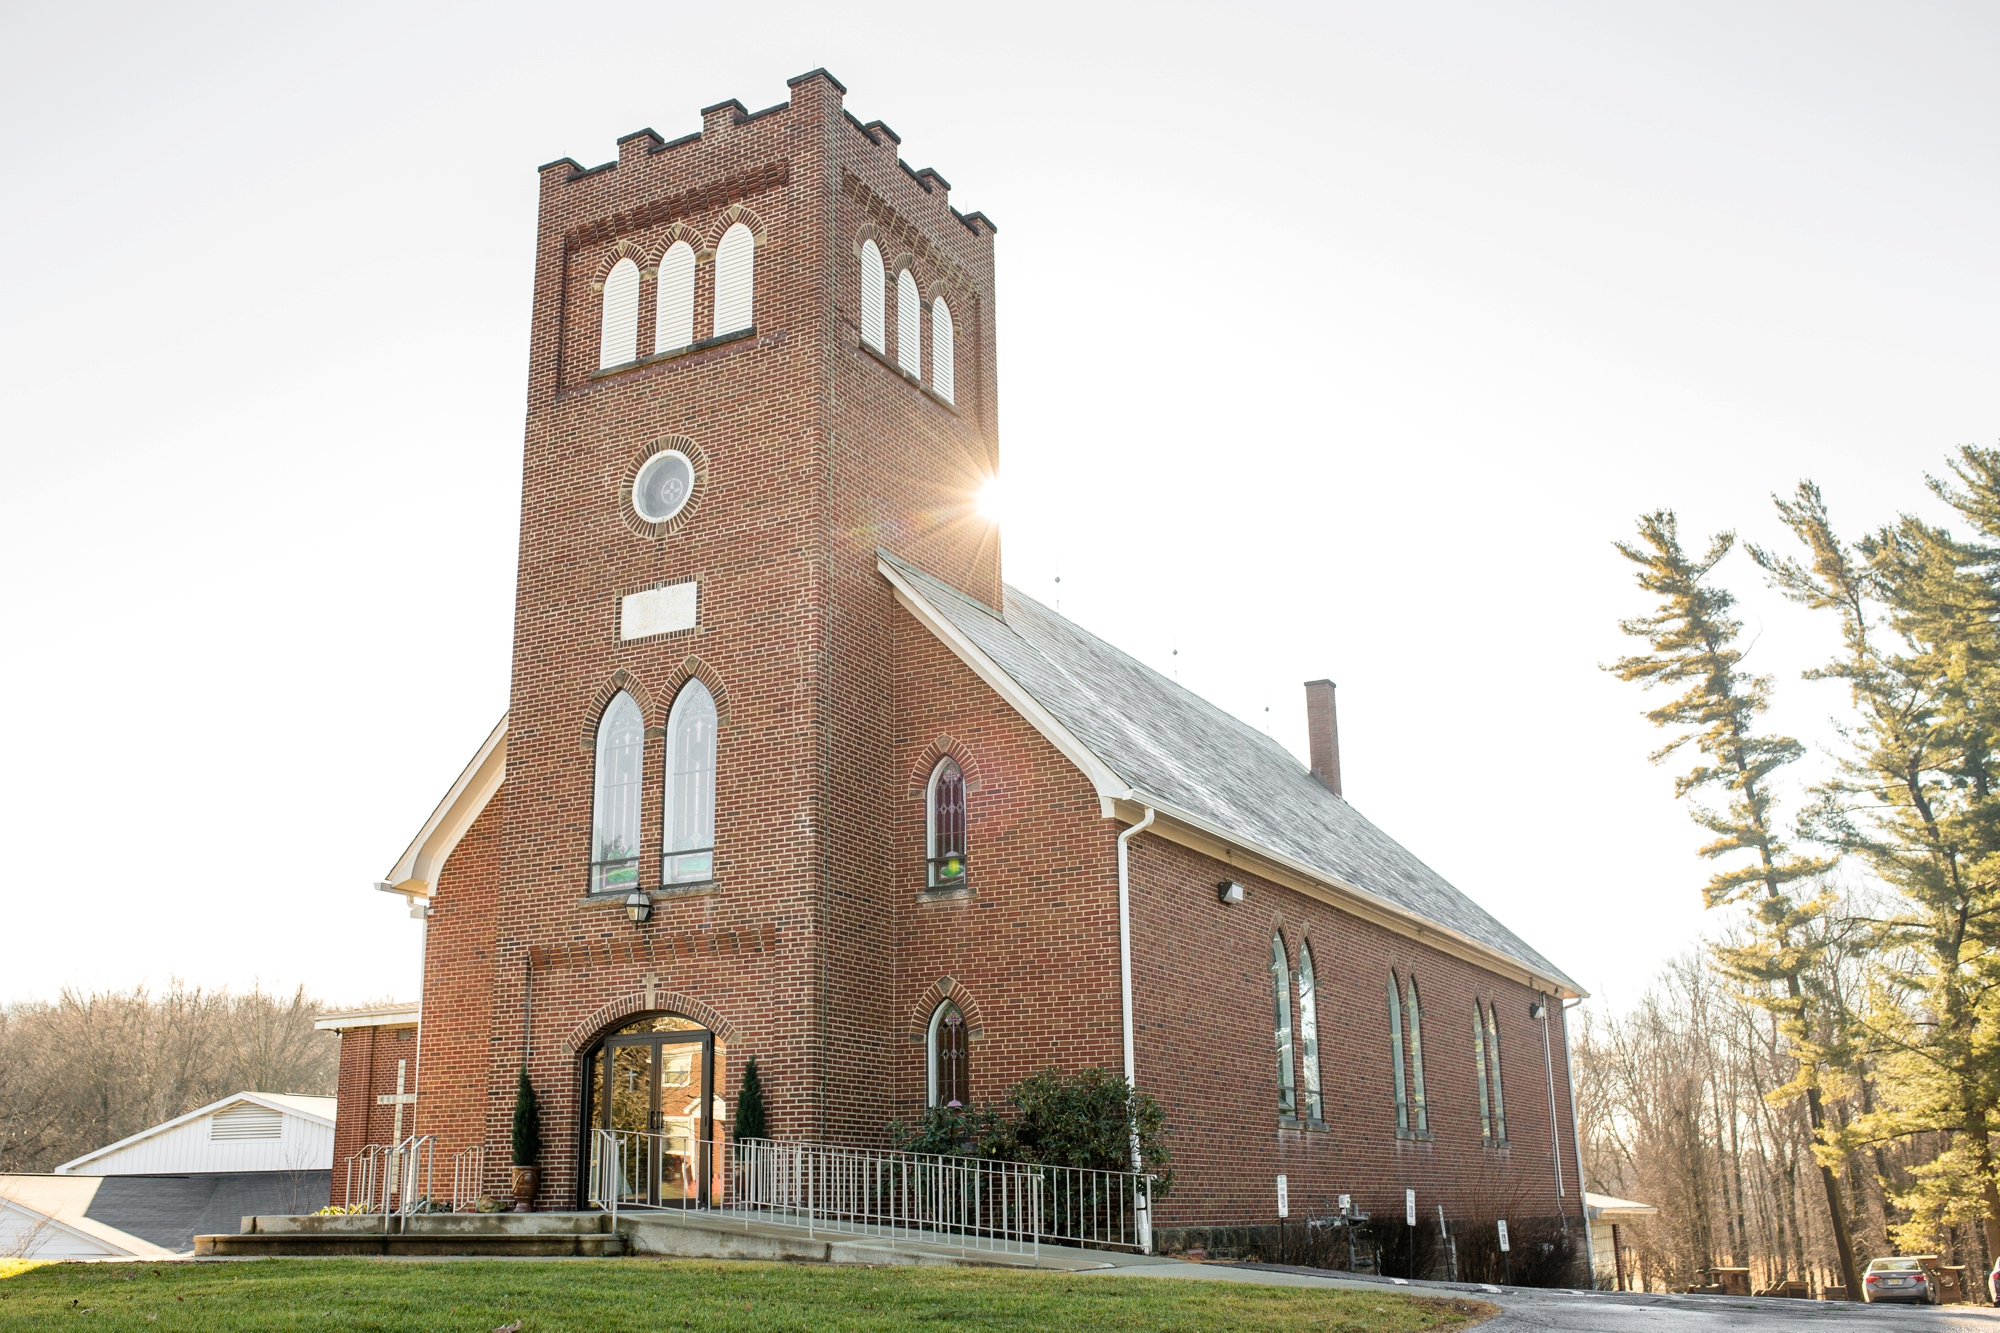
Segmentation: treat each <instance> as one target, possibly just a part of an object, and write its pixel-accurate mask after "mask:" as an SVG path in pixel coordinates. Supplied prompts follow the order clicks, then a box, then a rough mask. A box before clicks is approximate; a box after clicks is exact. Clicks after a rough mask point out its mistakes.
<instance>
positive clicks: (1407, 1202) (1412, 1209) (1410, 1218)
mask: <svg viewBox="0 0 2000 1333" xmlns="http://www.w3.org/2000/svg"><path fill="white" fill-rule="evenodd" d="M1403 1221H1405V1222H1406V1223H1408V1224H1409V1225H1411V1226H1415V1225H1416V1224H1417V1192H1416V1191H1415V1190H1404V1191H1403Z"/></svg>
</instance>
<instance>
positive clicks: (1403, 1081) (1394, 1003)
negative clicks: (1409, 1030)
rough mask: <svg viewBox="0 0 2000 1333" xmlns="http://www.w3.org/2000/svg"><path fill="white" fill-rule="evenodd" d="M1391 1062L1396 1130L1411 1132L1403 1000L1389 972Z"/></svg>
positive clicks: (1399, 1132)
mask: <svg viewBox="0 0 2000 1333" xmlns="http://www.w3.org/2000/svg"><path fill="white" fill-rule="evenodd" d="M1389 1064H1390V1068H1391V1073H1392V1075H1393V1076H1394V1078H1395V1080H1396V1132H1397V1133H1398V1134H1405V1135H1406V1134H1408V1133H1409V1132H1410V1101H1409V1094H1408V1091H1407V1082H1408V1070H1407V1069H1406V1067H1405V1065H1404V1063H1403V1001H1402V997H1401V996H1399V995H1397V993H1396V974H1395V973H1394V972H1391V973H1390V974H1389Z"/></svg>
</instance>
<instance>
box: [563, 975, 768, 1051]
mask: <svg viewBox="0 0 2000 1333" xmlns="http://www.w3.org/2000/svg"><path fill="white" fill-rule="evenodd" d="M662 1011H670V1012H672V1013H676V1014H679V1015H680V1016H681V1017H683V1018H688V1019H692V1020H694V1021H695V1022H697V1023H699V1024H701V1025H702V1026H703V1027H705V1028H707V1029H708V1030H709V1031H710V1032H713V1033H714V1034H715V1039H716V1040H717V1041H719V1042H721V1043H722V1044H723V1045H725V1046H727V1045H730V1044H731V1043H733V1042H734V1041H735V1039H736V1027H735V1025H734V1024H733V1023H731V1022H730V1021H729V1020H728V1019H726V1018H724V1017H723V1016H722V1015H721V1014H719V1013H717V1012H716V1011H715V1010H713V1009H711V1008H709V1006H707V1005H705V1004H703V1003H702V1002H701V1001H700V1000H697V999H695V998H694V997H693V996H692V995H683V994H681V993H680V992H679V991H670V990H652V991H643V990H641V991H633V992H632V993H631V994H630V995H621V996H619V997H618V998H617V999H615V1000H612V1001H610V1002H609V1003H607V1004H605V1005H604V1006H602V1007H601V1008H599V1009H598V1010H597V1012H595V1013H593V1014H591V1015H590V1017H588V1018H586V1019H584V1020H583V1021H582V1022H581V1023H578V1024H577V1025H576V1026H575V1027H573V1028H571V1029H570V1030H569V1035H568V1036H567V1037H565V1038H563V1045H564V1046H565V1047H566V1048H567V1049H568V1050H569V1052H570V1054H572V1055H580V1054H582V1053H583V1052H584V1051H586V1050H588V1049H589V1048H590V1046H591V1044H592V1043H593V1042H595V1041H596V1040H597V1039H598V1038H599V1037H601V1036H603V1035H604V1033H605V1032H606V1030H608V1029H609V1028H611V1027H613V1026H614V1025H616V1024H617V1023H618V1022H619V1021H620V1020H622V1019H627V1018H635V1017H637V1016H638V1015H640V1014H653V1013H660V1012H662Z"/></svg>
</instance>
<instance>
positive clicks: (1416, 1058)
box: [1404, 974, 1431, 1134]
mask: <svg viewBox="0 0 2000 1333" xmlns="http://www.w3.org/2000/svg"><path fill="white" fill-rule="evenodd" d="M1404 994H1405V995H1406V996H1408V1001H1409V1002H1408V1006H1407V1007H1408V1009H1409V1011H1410V1088H1411V1093H1412V1095H1411V1098H1410V1107H1411V1110H1412V1111H1413V1112H1414V1115H1413V1117H1412V1118H1413V1119H1414V1120H1415V1121H1416V1131H1417V1133H1419V1134H1428V1133H1430V1132H1431V1117H1430V1111H1429V1109H1428V1107H1427V1106H1426V1105H1425V1102H1424V1011H1423V1006H1422V1005H1420V1004H1419V1003H1418V1002H1417V978H1416V976H1415V974H1412V975H1411V977H1410V979H1409V982H1408V984H1407V985H1406V987H1405V988H1404Z"/></svg>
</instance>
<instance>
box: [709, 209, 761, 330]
mask: <svg viewBox="0 0 2000 1333" xmlns="http://www.w3.org/2000/svg"><path fill="white" fill-rule="evenodd" d="M756 262H757V238H756V237H755V236H754V235H752V234H751V231H750V229H749V228H748V227H746V226H744V225H743V224H742V223H740V222H739V223H737V224H736V225H735V226H733V227H731V228H730V229H729V230H728V231H725V232H724V233H722V243H721V244H720V245H717V246H716V247H715V336H716V337H718V338H720V337H721V336H722V335H723V334H725V333H735V332H737V331H738V330H739V329H747V328H749V327H750V326H751V325H752V324H753V323H755V322H756V321H755V320H754V319H753V318H752V317H751V309H750V304H751V296H752V294H753V292H754V290H755V288H756V285H757V284H756V275H755V269H756Z"/></svg>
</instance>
